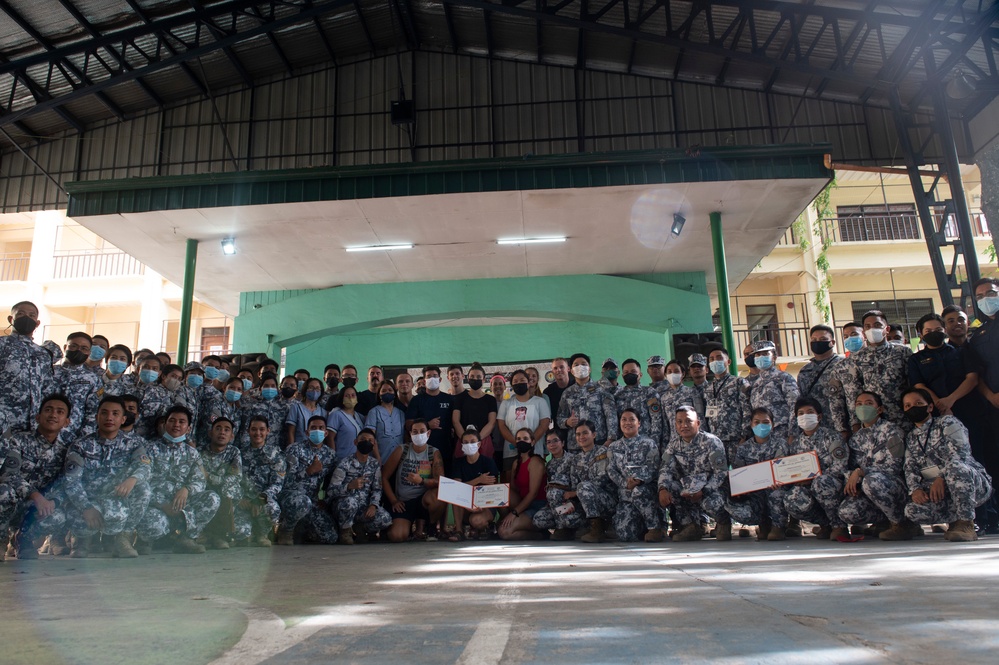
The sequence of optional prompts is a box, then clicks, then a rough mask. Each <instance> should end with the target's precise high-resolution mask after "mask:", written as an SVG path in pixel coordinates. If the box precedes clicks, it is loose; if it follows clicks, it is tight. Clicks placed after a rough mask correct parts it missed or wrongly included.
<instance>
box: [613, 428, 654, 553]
mask: <svg viewBox="0 0 999 665" xmlns="http://www.w3.org/2000/svg"><path fill="white" fill-rule="evenodd" d="M607 451H608V453H609V454H610V464H609V465H608V467H607V476H608V477H609V478H610V480H611V482H612V483H614V485H615V486H616V487H617V496H618V503H617V511H615V513H614V531H615V532H616V533H617V537H618V539H619V540H621V541H624V542H629V541H635V540H638V539H639V538H641V537H642V534H643V533H645V531H646V530H647V529H661V528H662V513H661V512H660V510H659V494H658V491H657V486H656V481H657V478H658V475H659V444H657V443H656V442H655V441H654V440H653V439H652V438H650V437H647V436H641V435H639V436H636V437H634V438H631V439H627V438H621V439H618V440H617V441H615V442H614V443H612V444H610V445H609V446H608V447H607ZM628 478H635V479H636V480H640V481H642V484H641V485H638V486H637V487H635V488H634V489H630V490H629V489H628V485H627V482H628Z"/></svg>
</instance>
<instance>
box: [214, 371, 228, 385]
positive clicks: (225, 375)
mask: <svg viewBox="0 0 999 665" xmlns="http://www.w3.org/2000/svg"><path fill="white" fill-rule="evenodd" d="M217 380H218V381H220V382H222V383H225V382H226V381H228V380H229V370H227V369H220V370H219V375H218V379H217Z"/></svg>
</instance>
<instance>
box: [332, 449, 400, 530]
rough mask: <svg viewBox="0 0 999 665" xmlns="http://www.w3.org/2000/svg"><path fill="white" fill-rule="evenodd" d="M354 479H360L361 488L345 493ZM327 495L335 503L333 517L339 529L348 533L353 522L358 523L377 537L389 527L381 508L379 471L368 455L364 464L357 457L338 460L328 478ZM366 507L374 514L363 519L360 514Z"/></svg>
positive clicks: (380, 469) (380, 470)
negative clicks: (371, 508) (372, 507)
mask: <svg viewBox="0 0 999 665" xmlns="http://www.w3.org/2000/svg"><path fill="white" fill-rule="evenodd" d="M358 478H364V480H365V483H364V486H363V487H361V488H360V489H349V488H348V487H347V486H348V485H349V484H350V483H352V482H353V481H354V480H356V479H358ZM329 493H330V497H331V498H333V499H334V500H335V504H334V507H333V514H334V515H336V521H337V524H338V525H339V526H340V528H341V529H350V528H352V527H353V526H354V522H360V523H361V525H362V526H363V527H364V530H365V531H367V532H368V533H378V532H379V531H381V530H382V529H387V528H389V526H391V525H392V517H391V515H389V514H388V511H387V510H385V509H384V508H382V467H381V464H380V463H379V462H378V460H376V459H375V456H374V455H368V459H366V460H365V461H364V462H362V461H361V460H359V459H357V455H348V456H347V457H344V458H343V459H342V460H340V461H339V462H338V463H337V465H336V469H335V470H334V471H333V477H332V478H330V490H329ZM369 506H375V514H374V516H373V517H370V518H367V517H365V516H364V512H365V511H366V510H367V509H368V507H369Z"/></svg>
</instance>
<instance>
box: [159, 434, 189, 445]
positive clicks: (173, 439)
mask: <svg viewBox="0 0 999 665" xmlns="http://www.w3.org/2000/svg"><path fill="white" fill-rule="evenodd" d="M163 438H164V439H166V440H167V441H169V442H170V443H182V442H183V441H184V439H186V438H187V435H186V434H182V435H180V436H170V435H169V434H167V433H166V432H163Z"/></svg>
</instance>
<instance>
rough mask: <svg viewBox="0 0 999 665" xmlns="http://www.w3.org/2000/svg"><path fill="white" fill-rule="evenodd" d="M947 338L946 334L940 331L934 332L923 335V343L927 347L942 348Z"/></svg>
mask: <svg viewBox="0 0 999 665" xmlns="http://www.w3.org/2000/svg"><path fill="white" fill-rule="evenodd" d="M946 338H947V333H945V332H943V331H942V330H934V331H933V332H928V333H926V334H925V335H923V343H924V344H926V345H927V346H942V345H943V343H944V340H945V339H946Z"/></svg>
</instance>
